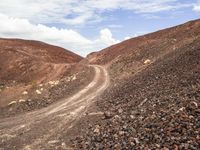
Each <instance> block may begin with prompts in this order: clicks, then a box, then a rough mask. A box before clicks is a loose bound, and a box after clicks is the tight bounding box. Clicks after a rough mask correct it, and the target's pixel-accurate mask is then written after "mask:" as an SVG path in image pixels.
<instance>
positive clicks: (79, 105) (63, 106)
mask: <svg viewBox="0 0 200 150" xmlns="http://www.w3.org/2000/svg"><path fill="white" fill-rule="evenodd" d="M92 67H93V68H94V69H95V77H94V79H93V81H92V82H91V83H90V84H89V85H88V86H86V87H85V88H83V89H82V90H81V91H79V92H78V93H76V94H75V95H73V96H72V97H70V98H67V99H63V100H61V101H59V102H57V103H54V104H52V105H50V106H49V107H46V108H43V109H40V110H36V111H33V112H29V113H26V114H21V115H18V116H15V117H11V118H5V119H2V120H0V150H4V149H6V150H9V149H12V150H14V149H24V150H31V149H34V150H35V149H56V147H55V146H54V145H57V144H58V143H59V144H60V147H59V148H58V149H69V147H68V146H67V145H66V144H65V143H64V141H62V139H61V138H60V135H61V134H62V133H63V132H66V131H67V130H69V129H70V128H72V127H73V125H74V124H75V123H76V121H77V120H78V119H79V118H81V117H82V115H84V114H85V112H86V111H87V108H88V107H89V106H90V105H91V103H92V102H93V100H94V98H95V97H97V96H98V95H99V94H101V93H102V92H103V91H104V90H105V89H106V88H107V87H108V85H109V76H108V73H107V71H106V69H105V68H103V67H101V66H92Z"/></svg>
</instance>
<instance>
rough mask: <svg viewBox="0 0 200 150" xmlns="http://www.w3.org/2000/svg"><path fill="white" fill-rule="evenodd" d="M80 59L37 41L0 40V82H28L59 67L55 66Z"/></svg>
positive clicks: (70, 53) (66, 51) (65, 51)
mask: <svg viewBox="0 0 200 150" xmlns="http://www.w3.org/2000/svg"><path fill="white" fill-rule="evenodd" d="M81 59H82V58H81V57H80V56H78V55H76V54H74V53H72V52H70V51H68V50H65V49H63V48H60V47H57V46H53V45H49V44H46V43H43V42H39V41H29V40H19V39H0V64H1V66H0V70H1V71H0V81H9V80H15V81H23V82H26V81H27V82H30V80H34V78H40V77H42V76H43V75H44V74H43V73H45V72H46V73H47V72H50V71H51V69H52V67H54V68H56V66H57V67H58V66H59V65H56V64H61V63H76V62H79V61H80V60H81ZM37 76H38V77H37Z"/></svg>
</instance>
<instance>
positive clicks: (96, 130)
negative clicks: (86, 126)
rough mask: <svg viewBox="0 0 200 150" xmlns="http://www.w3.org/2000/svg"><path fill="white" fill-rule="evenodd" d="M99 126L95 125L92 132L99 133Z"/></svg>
mask: <svg viewBox="0 0 200 150" xmlns="http://www.w3.org/2000/svg"><path fill="white" fill-rule="evenodd" d="M99 128H100V126H99V125H96V128H95V129H94V133H97V134H99V133H100V129H99Z"/></svg>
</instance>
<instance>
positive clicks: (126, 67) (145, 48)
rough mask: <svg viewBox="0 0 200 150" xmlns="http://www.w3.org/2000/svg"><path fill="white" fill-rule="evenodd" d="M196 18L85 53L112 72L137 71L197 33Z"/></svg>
mask: <svg viewBox="0 0 200 150" xmlns="http://www.w3.org/2000/svg"><path fill="white" fill-rule="evenodd" d="M199 29H200V20H195V21H190V22H188V23H185V24H183V25H179V26H176V27H172V28H169V29H165V30H161V31H157V32H155V33H151V34H147V35H144V36H140V37H136V38H132V39H129V40H126V41H124V42H121V43H119V44H116V45H113V46H111V47H108V48H106V49H103V50H101V51H99V52H94V53H91V54H89V55H88V56H87V58H88V60H89V62H90V63H94V64H103V65H104V64H106V65H109V68H111V69H112V70H113V71H114V70H115V73H114V76H117V77H120V75H123V76H125V75H126V73H127V72H132V73H134V72H137V71H138V70H141V69H142V68H144V67H145V66H147V65H148V64H150V63H152V62H154V61H155V60H157V59H158V58H160V57H162V56H163V55H165V54H167V53H170V52H172V51H175V50H176V49H178V48H181V47H183V46H184V45H187V44H189V43H192V42H193V41H194V40H195V39H197V37H199V36H200V30H199Z"/></svg>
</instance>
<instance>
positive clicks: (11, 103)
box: [8, 101, 17, 105]
mask: <svg viewBox="0 0 200 150" xmlns="http://www.w3.org/2000/svg"><path fill="white" fill-rule="evenodd" d="M16 103H17V102H16V101H12V102H10V103H9V104H8V105H13V104H16Z"/></svg>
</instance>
